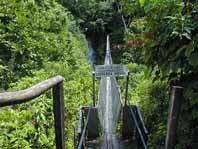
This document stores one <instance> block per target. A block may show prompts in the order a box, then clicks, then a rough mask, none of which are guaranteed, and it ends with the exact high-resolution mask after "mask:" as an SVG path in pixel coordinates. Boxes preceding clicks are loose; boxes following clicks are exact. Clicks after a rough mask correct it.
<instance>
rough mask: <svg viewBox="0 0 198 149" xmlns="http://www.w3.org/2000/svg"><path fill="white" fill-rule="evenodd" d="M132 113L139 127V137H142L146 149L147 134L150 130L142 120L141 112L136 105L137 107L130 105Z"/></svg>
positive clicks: (137, 127) (136, 125) (141, 140)
mask: <svg viewBox="0 0 198 149" xmlns="http://www.w3.org/2000/svg"><path fill="white" fill-rule="evenodd" d="M130 113H131V116H132V119H133V122H134V124H135V128H136V129H137V134H138V137H139V138H140V142H141V144H142V146H143V148H144V149H147V148H148V147H147V134H148V131H147V129H146V127H145V125H144V122H143V120H142V116H141V113H140V111H139V109H138V108H137V107H136V106H135V108H132V107H130Z"/></svg>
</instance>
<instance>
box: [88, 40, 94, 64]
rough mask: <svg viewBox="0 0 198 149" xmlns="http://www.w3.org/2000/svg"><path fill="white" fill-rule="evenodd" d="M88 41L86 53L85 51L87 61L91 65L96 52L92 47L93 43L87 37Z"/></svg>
mask: <svg viewBox="0 0 198 149" xmlns="http://www.w3.org/2000/svg"><path fill="white" fill-rule="evenodd" d="M87 42H88V53H87V59H88V62H89V63H90V64H91V65H93V64H94V63H95V60H96V52H95V50H94V49H93V45H92V42H91V40H90V39H87Z"/></svg>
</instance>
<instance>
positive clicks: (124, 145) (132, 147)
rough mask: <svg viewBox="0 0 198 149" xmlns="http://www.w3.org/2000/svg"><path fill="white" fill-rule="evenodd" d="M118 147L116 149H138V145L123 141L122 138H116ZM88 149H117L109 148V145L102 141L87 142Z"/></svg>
mask: <svg viewBox="0 0 198 149" xmlns="http://www.w3.org/2000/svg"><path fill="white" fill-rule="evenodd" d="M116 140H117V146H116V149H137V144H136V142H135V141H132V140H122V139H121V138H118V137H117V138H116ZM86 147H87V149H107V148H108V149H115V147H109V146H108V143H107V142H105V141H102V140H100V139H97V140H91V141H87V142H86Z"/></svg>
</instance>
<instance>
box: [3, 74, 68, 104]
mask: <svg viewBox="0 0 198 149" xmlns="http://www.w3.org/2000/svg"><path fill="white" fill-rule="evenodd" d="M63 80H64V78H63V77H62V76H56V77H53V78H50V79H48V80H45V81H42V82H40V83H38V84H36V85H34V86H32V87H30V88H28V89H25V90H21V91H17V92H4V93H0V107H3V106H8V105H14V104H19V103H23V102H27V101H29V100H31V99H34V98H36V97H38V96H40V95H41V94H42V93H44V92H45V91H46V90H48V89H49V88H52V87H53V86H55V85H57V84H58V83H60V82H62V81H63Z"/></svg>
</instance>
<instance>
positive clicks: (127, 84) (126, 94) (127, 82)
mask: <svg viewBox="0 0 198 149" xmlns="http://www.w3.org/2000/svg"><path fill="white" fill-rule="evenodd" d="M129 75H130V73H129V72H128V74H127V76H126V91H125V106H126V105H127V100H128V86H129Z"/></svg>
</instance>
